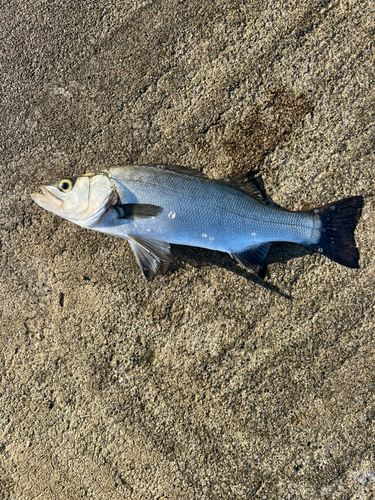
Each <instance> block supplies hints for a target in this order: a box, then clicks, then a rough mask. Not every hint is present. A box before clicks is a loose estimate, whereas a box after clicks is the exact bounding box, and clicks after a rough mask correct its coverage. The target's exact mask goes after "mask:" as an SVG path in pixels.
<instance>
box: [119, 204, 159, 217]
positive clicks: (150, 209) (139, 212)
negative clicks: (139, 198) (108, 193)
mask: <svg viewBox="0 0 375 500" xmlns="http://www.w3.org/2000/svg"><path fill="white" fill-rule="evenodd" d="M113 208H114V209H115V210H116V212H117V217H118V218H119V219H149V218H150V217H156V216H157V215H159V214H161V212H162V211H163V209H162V208H161V207H158V206H157V205H147V204H146V203H124V204H123V205H115V206H114V207H113Z"/></svg>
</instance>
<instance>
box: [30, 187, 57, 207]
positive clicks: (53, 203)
mask: <svg viewBox="0 0 375 500" xmlns="http://www.w3.org/2000/svg"><path fill="white" fill-rule="evenodd" d="M40 188H41V190H42V193H33V194H32V195H31V198H32V199H33V200H34V201H35V203H37V204H38V205H39V206H40V207H42V208H45V209H46V210H49V211H52V212H54V211H55V210H61V208H62V204H63V201H64V200H63V196H62V193H60V191H59V190H58V189H57V188H56V187H55V186H41V187H40Z"/></svg>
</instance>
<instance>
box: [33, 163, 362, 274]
mask: <svg viewBox="0 0 375 500" xmlns="http://www.w3.org/2000/svg"><path fill="white" fill-rule="evenodd" d="M31 196H32V199H33V200H34V201H35V202H36V203H37V204H38V205H39V206H40V207H42V208H44V209H46V210H48V211H50V212H52V213H54V214H56V215H58V216H60V217H62V218H64V219H67V220H68V221H70V222H73V223H75V224H77V225H79V226H81V227H84V228H87V229H92V230H95V231H99V232H101V233H105V234H107V235H112V236H116V237H118V238H124V239H125V240H127V241H128V242H129V244H130V247H131V249H132V250H133V252H134V255H135V258H136V260H137V262H138V264H139V267H140V269H141V271H142V273H143V275H144V277H145V278H146V279H147V280H148V281H151V280H152V279H153V278H154V276H155V274H156V272H157V269H158V267H159V264H160V263H161V261H168V260H169V259H170V257H171V253H170V245H171V244H177V245H187V246H193V247H200V248H206V249H209V250H216V251H219V252H226V253H228V254H229V255H230V256H231V257H232V258H233V259H235V260H236V261H237V262H238V263H239V264H240V265H241V266H242V267H244V268H245V269H246V270H247V271H249V272H254V273H255V274H256V275H258V276H259V277H260V278H264V277H265V275H266V272H267V264H266V258H267V255H268V252H269V250H270V247H271V244H272V243H273V242H289V243H297V244H300V245H304V246H305V247H308V248H310V249H312V250H315V251H317V252H319V253H320V254H322V255H324V256H326V257H328V258H329V259H331V260H333V261H335V262H337V263H339V264H341V265H343V266H346V267H349V268H353V269H356V268H358V267H359V251H358V248H357V247H356V243H355V240H354V230H355V228H356V225H357V222H358V220H359V218H360V216H361V212H362V207H363V202H364V200H363V197H362V196H352V197H350V198H346V199H342V200H339V201H335V202H333V203H329V204H328V205H324V206H322V207H319V208H313V209H310V210H303V211H295V212H293V211H288V210H285V209H283V208H279V207H276V206H272V205H270V204H269V203H267V201H266V200H265V197H264V194H263V193H262V190H260V189H259V183H257V182H256V181H254V179H251V176H250V175H248V174H245V175H240V176H235V177H232V178H229V179H220V180H213V179H210V178H207V177H206V176H205V175H203V174H202V173H201V172H200V171H198V170H194V169H190V168H187V167H181V166H173V165H172V166H166V165H126V166H123V167H115V168H108V169H104V170H101V171H98V172H94V173H89V174H84V175H81V176H78V177H75V178H71V177H67V178H64V179H62V180H60V181H59V182H57V183H55V184H53V185H44V186H41V192H39V193H34V194H32V195H31Z"/></svg>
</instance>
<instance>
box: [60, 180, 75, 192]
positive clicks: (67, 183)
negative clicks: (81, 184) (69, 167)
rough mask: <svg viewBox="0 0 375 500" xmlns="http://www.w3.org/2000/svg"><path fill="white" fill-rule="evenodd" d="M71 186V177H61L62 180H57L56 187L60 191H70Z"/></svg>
mask: <svg viewBox="0 0 375 500" xmlns="http://www.w3.org/2000/svg"><path fill="white" fill-rule="evenodd" d="M72 187H73V181H72V179H63V180H62V181H60V182H59V185H58V188H59V189H60V191H62V192H63V193H67V192H68V191H70V190H71V189H72Z"/></svg>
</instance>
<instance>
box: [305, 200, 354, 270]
mask: <svg viewBox="0 0 375 500" xmlns="http://www.w3.org/2000/svg"><path fill="white" fill-rule="evenodd" d="M362 207H363V197H362V196H353V197H351V198H346V199H344V200H340V201H336V202H335V203H330V204H329V205H325V206H324V207H320V208H315V209H313V210H308V211H307V213H309V214H310V215H313V216H314V217H315V218H318V217H319V219H320V222H321V226H320V237H319V240H318V242H317V243H314V244H307V245H306V246H308V247H309V248H312V249H313V250H315V251H317V252H319V253H322V254H323V255H325V256H326V257H328V258H329V259H331V260H333V261H335V262H338V263H339V264H342V265H343V266H346V267H351V268H354V269H357V268H358V267H359V264H358V260H359V251H358V248H357V247H356V244H355V240H354V230H355V228H356V225H357V222H358V220H359V218H360V216H361V213H362Z"/></svg>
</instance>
